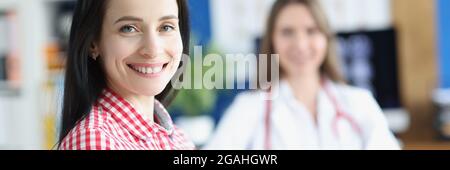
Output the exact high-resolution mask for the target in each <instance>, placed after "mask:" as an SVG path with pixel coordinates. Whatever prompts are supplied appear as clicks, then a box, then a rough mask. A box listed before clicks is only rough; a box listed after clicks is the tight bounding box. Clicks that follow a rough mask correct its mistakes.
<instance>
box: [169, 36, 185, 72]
mask: <svg viewBox="0 0 450 170" xmlns="http://www.w3.org/2000/svg"><path fill="white" fill-rule="evenodd" d="M168 45H169V46H168V48H167V53H168V55H169V56H170V57H171V59H172V68H171V73H172V74H175V72H176V71H177V69H178V66H179V65H180V61H181V56H182V55H183V43H182V41H181V38H179V39H177V40H175V42H173V43H169V44H168ZM171 45H172V46H171Z"/></svg>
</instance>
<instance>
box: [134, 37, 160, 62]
mask: <svg viewBox="0 0 450 170" xmlns="http://www.w3.org/2000/svg"><path fill="white" fill-rule="evenodd" d="M144 36H145V38H144V39H143V43H142V47H141V49H140V50H139V52H140V54H141V55H142V56H144V57H146V58H154V57H156V56H157V55H158V54H159V53H160V51H161V50H162V49H161V48H162V47H161V43H160V40H159V39H158V35H157V34H156V33H147V34H145V35H144Z"/></svg>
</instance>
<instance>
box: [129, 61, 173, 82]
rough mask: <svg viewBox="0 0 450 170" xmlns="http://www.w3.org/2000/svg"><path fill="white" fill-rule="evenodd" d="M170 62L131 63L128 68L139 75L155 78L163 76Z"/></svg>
mask: <svg viewBox="0 0 450 170" xmlns="http://www.w3.org/2000/svg"><path fill="white" fill-rule="evenodd" d="M168 65H169V62H160V63H129V64H127V66H128V68H130V69H131V70H133V72H134V73H136V74H137V75H139V76H141V77H144V78H155V77H159V76H161V74H162V73H164V72H165V71H166V68H167V66H168Z"/></svg>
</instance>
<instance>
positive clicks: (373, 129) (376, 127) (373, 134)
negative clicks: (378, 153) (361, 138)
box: [365, 92, 401, 150]
mask: <svg viewBox="0 0 450 170" xmlns="http://www.w3.org/2000/svg"><path fill="white" fill-rule="evenodd" d="M366 98H367V102H368V103H367V104H368V106H369V107H368V109H367V111H368V112H369V114H368V117H367V120H368V121H370V125H371V126H370V127H369V129H368V134H367V136H366V137H367V138H366V139H367V143H366V147H365V149H367V150H399V149H401V148H400V146H399V143H398V141H397V139H396V138H395V136H394V135H393V134H392V132H391V130H390V129H389V125H388V123H387V120H386V117H385V115H384V114H383V111H382V110H381V108H380V106H379V105H378V103H377V102H376V101H375V99H374V98H373V96H372V94H371V93H369V92H368V93H366Z"/></svg>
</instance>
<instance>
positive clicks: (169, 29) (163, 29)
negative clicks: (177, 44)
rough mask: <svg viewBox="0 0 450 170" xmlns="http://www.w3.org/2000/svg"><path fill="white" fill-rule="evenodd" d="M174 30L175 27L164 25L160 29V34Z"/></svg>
mask: <svg viewBox="0 0 450 170" xmlns="http://www.w3.org/2000/svg"><path fill="white" fill-rule="evenodd" d="M174 29H175V27H173V26H171V25H164V26H162V27H161V31H162V32H170V31H173V30H174Z"/></svg>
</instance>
